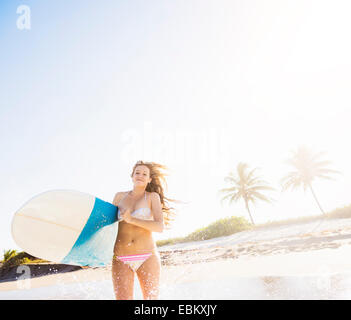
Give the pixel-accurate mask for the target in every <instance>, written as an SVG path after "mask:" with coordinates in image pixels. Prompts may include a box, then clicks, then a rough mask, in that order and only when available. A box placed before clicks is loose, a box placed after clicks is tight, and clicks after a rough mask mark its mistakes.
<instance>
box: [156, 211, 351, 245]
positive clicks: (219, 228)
mask: <svg viewBox="0 0 351 320" xmlns="http://www.w3.org/2000/svg"><path fill="white" fill-rule="evenodd" d="M349 218H351V204H350V205H347V206H344V207H341V208H336V209H334V210H332V211H330V212H328V213H326V214H319V215H313V216H305V217H297V218H290V219H285V220H277V221H269V222H265V223H261V224H257V225H252V224H250V223H249V222H248V221H247V220H246V219H245V218H242V217H235V216H233V217H229V218H224V219H219V220H217V221H215V222H213V223H211V224H209V225H208V226H207V227H204V228H201V229H198V230H196V231H194V232H192V233H190V234H189V235H187V236H185V237H177V238H171V239H165V240H159V241H157V245H158V246H159V247H161V246H165V245H172V244H176V243H182V242H190V241H201V240H207V239H212V238H217V237H223V236H228V235H231V234H234V233H237V232H241V231H245V230H257V229H262V228H271V227H279V226H284V225H293V224H302V223H308V222H313V221H316V220H320V219H349Z"/></svg>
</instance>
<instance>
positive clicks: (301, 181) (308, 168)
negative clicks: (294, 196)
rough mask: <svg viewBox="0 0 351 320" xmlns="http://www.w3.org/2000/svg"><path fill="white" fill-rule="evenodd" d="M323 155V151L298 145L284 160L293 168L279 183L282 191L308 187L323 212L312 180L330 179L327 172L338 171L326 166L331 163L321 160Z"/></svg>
mask: <svg viewBox="0 0 351 320" xmlns="http://www.w3.org/2000/svg"><path fill="white" fill-rule="evenodd" d="M323 155H325V152H318V153H312V152H311V151H310V150H309V149H308V148H307V147H306V146H300V147H298V148H297V150H296V151H293V155H292V157H291V158H290V159H288V160H287V161H286V163H287V164H289V165H291V166H293V167H294V168H295V170H294V171H291V172H289V173H288V174H287V175H286V176H285V177H284V178H282V179H281V183H282V189H283V191H285V190H287V189H292V190H294V189H296V188H298V187H301V186H302V187H303V188H304V191H306V189H307V188H309V189H310V190H311V192H312V195H313V197H314V199H315V200H316V202H317V205H318V207H319V209H320V210H321V211H322V213H323V214H325V212H324V210H323V209H322V207H321V205H320V203H319V201H318V199H317V196H316V194H315V192H314V190H313V188H312V182H313V181H314V180H315V179H316V178H322V179H329V180H332V178H331V177H330V176H329V174H335V173H340V172H339V171H336V170H332V169H329V168H328V166H329V165H330V164H331V161H328V160H322V159H321V157H322V156H323Z"/></svg>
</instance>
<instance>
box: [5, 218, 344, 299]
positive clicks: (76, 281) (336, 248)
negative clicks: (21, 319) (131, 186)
mask: <svg viewBox="0 0 351 320" xmlns="http://www.w3.org/2000/svg"><path fill="white" fill-rule="evenodd" d="M159 251H160V255H161V259H162V266H163V267H162V273H161V288H160V299H350V298H351V259H350V256H351V219H335V220H318V221H315V222H311V223H304V224H295V225H289V226H280V227H270V228H262V229H258V230H255V231H244V232H240V233H237V234H233V235H231V236H227V237H220V238H215V239H210V240H204V241H197V242H190V243H179V244H175V245H170V246H164V247H160V248H159ZM135 282H136V283H135V294H136V296H135V297H136V298H137V299H141V293H140V290H139V288H138V283H137V281H135ZM0 299H113V291H112V283H111V267H110V266H107V267H104V268H84V269H82V270H78V271H73V272H65V273H58V274H49V275H45V276H41V277H35V278H32V279H29V280H17V281H7V282H1V283H0Z"/></svg>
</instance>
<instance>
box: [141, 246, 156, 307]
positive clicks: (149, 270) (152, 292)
mask: <svg viewBox="0 0 351 320" xmlns="http://www.w3.org/2000/svg"><path fill="white" fill-rule="evenodd" d="M160 271H161V260H160V256H159V255H158V253H154V254H153V255H152V256H150V257H149V258H148V259H147V260H146V261H145V262H144V263H143V264H142V265H141V266H140V267H139V269H138V270H137V275H138V279H139V283H140V288H141V291H142V293H143V297H144V299H145V300H156V299H158V294H159V283H160Z"/></svg>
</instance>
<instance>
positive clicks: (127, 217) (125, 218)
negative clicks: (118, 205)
mask: <svg viewBox="0 0 351 320" xmlns="http://www.w3.org/2000/svg"><path fill="white" fill-rule="evenodd" d="M130 214H131V212H130V209H126V210H124V211H123V212H121V220H123V221H125V222H127V223H130V221H131V219H132V216H131V215H130Z"/></svg>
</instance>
